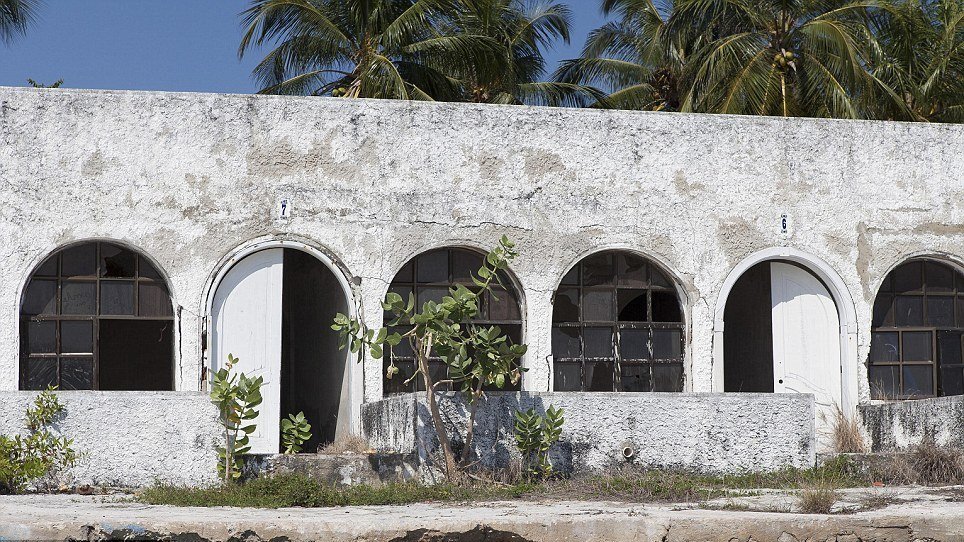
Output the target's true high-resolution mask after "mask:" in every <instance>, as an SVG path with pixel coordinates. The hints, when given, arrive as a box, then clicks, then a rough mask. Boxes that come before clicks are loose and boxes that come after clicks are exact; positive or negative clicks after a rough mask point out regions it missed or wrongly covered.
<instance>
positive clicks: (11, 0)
mask: <svg viewBox="0 0 964 542" xmlns="http://www.w3.org/2000/svg"><path fill="white" fill-rule="evenodd" d="M39 5H40V2H39V1H38V0H0V41H2V42H4V43H10V42H12V41H13V40H14V39H15V38H17V36H22V35H23V34H25V33H26V31H27V27H28V26H29V25H30V23H31V22H32V21H33V20H34V18H35V17H36V10H37V7H39Z"/></svg>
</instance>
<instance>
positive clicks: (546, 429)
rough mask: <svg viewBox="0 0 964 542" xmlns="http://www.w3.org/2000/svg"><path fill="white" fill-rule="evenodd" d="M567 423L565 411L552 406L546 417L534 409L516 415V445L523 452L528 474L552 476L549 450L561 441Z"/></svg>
mask: <svg viewBox="0 0 964 542" xmlns="http://www.w3.org/2000/svg"><path fill="white" fill-rule="evenodd" d="M565 421H566V420H565V418H564V417H563V409H561V408H559V409H557V408H555V407H553V406H551V405H550V406H549V408H548V409H547V410H546V415H545V416H542V415H540V414H539V413H537V412H536V410H535V409H533V408H530V409H529V410H526V411H525V412H523V411H521V410H519V411H517V412H516V413H515V443H516V446H517V447H518V448H519V451H520V452H522V461H523V465H524V466H525V469H526V473H527V474H529V475H530V476H539V477H548V476H551V475H552V462H551V461H549V450H550V449H551V448H552V445H553V444H555V443H556V442H558V441H559V437H560V436H561V435H562V424H563V423H565Z"/></svg>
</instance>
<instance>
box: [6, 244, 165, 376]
mask: <svg viewBox="0 0 964 542" xmlns="http://www.w3.org/2000/svg"><path fill="white" fill-rule="evenodd" d="M58 270H59V271H60V273H58ZM38 276H44V277H49V278H46V279H39V278H36V277H38ZM58 291H59V299H58ZM168 292H169V290H168V288H167V285H166V284H164V282H163V280H161V274H160V273H159V272H158V271H157V269H155V268H154V266H153V265H151V264H150V262H149V261H148V260H147V259H146V258H145V257H143V256H141V255H138V254H136V253H135V252H133V251H131V250H129V249H126V248H123V247H119V246H117V245H114V244H111V243H97V242H94V243H86V244H82V245H76V246H72V247H68V248H66V249H64V250H61V251H59V252H56V253H54V254H53V255H51V256H50V257H48V258H47V259H46V260H45V261H44V263H43V264H42V265H41V266H40V267H38V268H37V271H36V272H35V274H34V277H32V278H31V280H30V281H29V282H28V286H27V290H26V292H25V293H24V302H23V306H22V308H21V322H22V324H21V329H22V330H23V331H22V333H25V335H26V337H25V339H26V340H25V341H23V344H24V345H25V347H24V350H23V351H22V352H21V366H22V373H21V374H22V378H21V387H22V388H24V389H40V388H43V387H45V386H46V385H47V384H50V385H55V386H60V387H61V389H128V390H170V389H173V385H174V377H173V375H174V367H173V355H174V345H173V328H174V326H173V314H174V311H173V306H172V304H171V298H170V294H169V293H168ZM114 317H120V318H122V319H112V318H114ZM37 354H42V355H44V356H45V357H43V358H41V357H37Z"/></svg>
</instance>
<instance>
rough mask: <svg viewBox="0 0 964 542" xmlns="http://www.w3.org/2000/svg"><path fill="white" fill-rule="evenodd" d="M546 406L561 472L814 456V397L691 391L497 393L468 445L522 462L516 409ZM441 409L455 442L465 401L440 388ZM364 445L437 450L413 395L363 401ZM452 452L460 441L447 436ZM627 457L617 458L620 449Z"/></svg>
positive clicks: (488, 460)
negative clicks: (556, 413)
mask: <svg viewBox="0 0 964 542" xmlns="http://www.w3.org/2000/svg"><path fill="white" fill-rule="evenodd" d="M549 406H555V407H556V408H562V409H564V410H565V418H566V422H565V424H564V426H563V434H562V438H561V439H560V442H559V444H557V445H556V447H555V448H554V449H553V450H552V452H551V458H552V461H553V464H554V465H555V466H556V468H557V469H558V470H560V471H562V472H580V471H601V470H605V469H608V468H611V467H614V466H617V465H622V464H624V463H626V462H627V461H632V462H633V463H635V464H636V465H638V466H640V467H644V468H673V469H684V470H691V471H702V472H744V471H761V470H777V469H780V468H783V467H787V466H791V467H801V468H806V467H811V466H813V465H814V462H815V457H816V455H815V448H814V446H815V445H814V414H813V412H814V404H813V396H812V395H808V394H754V393H740V394H694V393H658V392H654V393H615V392H602V393H583V392H554V393H530V392H496V393H490V394H489V395H488V397H487V398H486V399H485V400H483V401H482V402H481V403H480V405H479V407H478V411H477V414H476V427H475V437H474V440H473V452H474V454H475V456H476V457H477V458H479V464H480V465H482V466H484V467H486V468H491V469H502V468H508V467H510V466H511V465H512V464H513V462H514V461H518V460H519V459H521V456H520V455H519V452H518V450H517V449H516V446H515V442H514V422H515V413H516V412H517V411H519V410H527V409H529V408H534V409H535V410H536V411H537V412H539V413H544V412H545V410H546V409H547V408H549ZM439 410H440V414H441V416H442V418H443V420H444V421H445V423H446V424H447V425H448V427H449V432H450V434H451V436H452V437H453V440H454V439H456V438H457V439H461V438H462V435H464V433H465V423H466V419H467V415H468V406H467V405H466V403H465V401H464V400H463V399H462V398H461V396H459V395H456V394H444V395H440V401H439ZM362 426H363V430H364V432H365V434H366V436H367V438H368V439H369V442H370V444H371V445H372V447H373V448H374V449H376V450H378V451H382V452H394V453H403V454H406V453H414V454H415V455H416V456H418V457H419V458H420V459H421V460H422V461H424V462H425V464H426V465H429V464H430V463H431V462H432V459H433V457H434V455H435V454H436V451H437V449H438V447H439V441H438V437H437V435H436V434H435V431H434V429H433V426H432V421H431V415H430V413H429V410H428V405H427V402H426V400H425V398H424V396H423V395H422V394H414V393H411V394H402V395H396V396H392V397H389V398H386V399H384V400H382V401H377V402H373V403H366V404H365V405H363V406H362ZM454 444H455V447H456V448H457V449H458V450H460V449H461V446H462V442H461V441H456V442H454ZM627 445H628V446H630V447H631V448H633V450H634V451H635V453H634V454H633V457H632V458H630V459H629V460H627V459H626V458H625V457H623V449H624V448H625V447H626V446H627Z"/></svg>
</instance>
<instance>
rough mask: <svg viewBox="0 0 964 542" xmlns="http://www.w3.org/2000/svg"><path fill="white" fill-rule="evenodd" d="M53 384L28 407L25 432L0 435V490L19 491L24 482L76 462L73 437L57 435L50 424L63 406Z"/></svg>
mask: <svg viewBox="0 0 964 542" xmlns="http://www.w3.org/2000/svg"><path fill="white" fill-rule="evenodd" d="M54 390H55V388H47V389H46V390H44V391H42V392H40V393H39V394H38V395H37V397H36V398H34V401H33V405H32V406H30V407H28V408H27V412H26V416H25V417H26V422H25V424H24V426H25V427H26V429H27V436H26V437H24V436H21V435H14V436H13V437H8V436H5V435H0V493H3V492H8V493H13V492H18V491H22V490H23V489H24V487H26V486H27V485H29V484H31V483H34V482H36V481H38V480H42V479H44V478H50V477H53V476H55V475H56V474H58V473H59V472H60V471H62V470H64V469H68V468H70V467H72V466H73V465H74V464H75V463H76V462H77V453H76V452H75V451H74V450H73V448H72V446H73V442H74V441H73V439H68V438H66V437H58V436H55V435H54V434H53V433H51V432H50V425H51V424H52V423H53V422H54V421H55V420H56V419H57V418H58V417H59V416H61V415H63V413H64V412H66V409H65V408H64V406H63V404H61V403H60V400H59V399H58V398H57V395H56V394H54V393H53V392H54Z"/></svg>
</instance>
